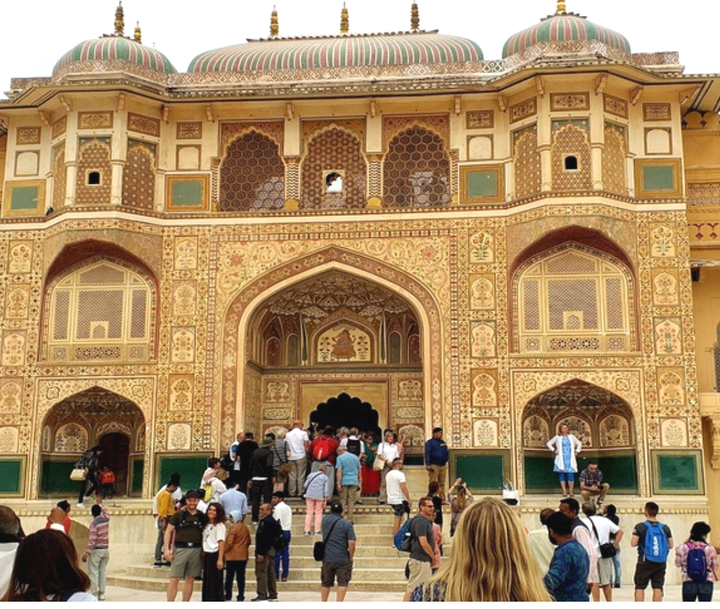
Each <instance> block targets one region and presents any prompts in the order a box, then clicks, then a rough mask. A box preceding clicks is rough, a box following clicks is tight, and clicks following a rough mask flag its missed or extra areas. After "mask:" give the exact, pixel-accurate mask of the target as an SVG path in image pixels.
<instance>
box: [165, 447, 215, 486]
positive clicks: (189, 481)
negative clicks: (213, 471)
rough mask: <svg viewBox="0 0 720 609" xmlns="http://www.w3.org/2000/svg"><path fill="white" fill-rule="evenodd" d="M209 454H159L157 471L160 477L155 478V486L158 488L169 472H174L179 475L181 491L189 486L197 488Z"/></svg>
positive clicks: (168, 475) (166, 478) (168, 476)
mask: <svg viewBox="0 0 720 609" xmlns="http://www.w3.org/2000/svg"><path fill="white" fill-rule="evenodd" d="M210 456H211V455H210V454H207V455H192V456H190V455H188V456H175V455H161V456H159V457H158V460H159V467H158V472H160V473H159V475H160V479H159V480H156V483H157V484H156V486H157V488H160V487H161V486H162V485H163V484H165V483H166V482H167V481H168V480H169V479H170V474H173V473H175V472H177V473H178V474H180V476H181V478H180V488H182V489H183V491H187V490H189V489H191V488H197V485H198V484H200V478H202V475H203V472H204V471H205V469H206V468H207V460H208V458H209V457H210Z"/></svg>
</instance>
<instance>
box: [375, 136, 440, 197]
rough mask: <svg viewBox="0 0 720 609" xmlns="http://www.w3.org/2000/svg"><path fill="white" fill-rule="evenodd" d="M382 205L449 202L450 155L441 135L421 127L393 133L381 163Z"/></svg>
mask: <svg viewBox="0 0 720 609" xmlns="http://www.w3.org/2000/svg"><path fill="white" fill-rule="evenodd" d="M383 182H384V188H383V191H384V198H385V207H440V206H444V205H449V204H450V199H451V195H450V157H449V156H448V154H447V153H446V152H445V145H444V142H443V140H442V138H441V137H440V136H439V135H437V134H436V133H433V132H432V131H429V130H428V129H425V128H423V127H418V126H415V127H411V128H410V129H407V130H405V131H403V132H401V133H399V134H398V135H396V136H395V137H394V138H393V139H392V141H391V142H390V145H389V147H388V152H387V154H386V155H385V161H384V164H383Z"/></svg>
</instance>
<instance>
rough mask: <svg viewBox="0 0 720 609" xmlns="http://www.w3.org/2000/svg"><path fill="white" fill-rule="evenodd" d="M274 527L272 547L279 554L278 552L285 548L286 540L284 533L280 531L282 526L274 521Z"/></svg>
mask: <svg viewBox="0 0 720 609" xmlns="http://www.w3.org/2000/svg"><path fill="white" fill-rule="evenodd" d="M273 520H274V519H273ZM275 525H276V526H275V531H274V533H273V541H272V547H273V548H275V551H276V552H279V551H280V550H284V549H285V548H287V539H285V532H284V531H283V530H282V526H280V523H279V522H278V521H277V520H275Z"/></svg>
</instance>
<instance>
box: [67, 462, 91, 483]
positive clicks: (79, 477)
mask: <svg viewBox="0 0 720 609" xmlns="http://www.w3.org/2000/svg"><path fill="white" fill-rule="evenodd" d="M87 475H88V468H87V467H83V462H82V459H81V460H80V461H78V462H77V463H76V464H75V465H73V468H72V471H71V472H70V480H73V481H75V482H82V481H83V480H85V478H87Z"/></svg>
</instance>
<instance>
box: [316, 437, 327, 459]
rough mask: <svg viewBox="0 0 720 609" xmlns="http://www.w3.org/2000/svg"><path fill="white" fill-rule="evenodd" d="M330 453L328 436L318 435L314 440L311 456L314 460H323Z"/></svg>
mask: <svg viewBox="0 0 720 609" xmlns="http://www.w3.org/2000/svg"><path fill="white" fill-rule="evenodd" d="M329 455H330V436H320V437H319V438H317V439H316V440H315V446H314V447H313V458H314V459H315V461H325V460H326V459H327V458H328V456H329Z"/></svg>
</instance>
